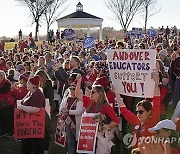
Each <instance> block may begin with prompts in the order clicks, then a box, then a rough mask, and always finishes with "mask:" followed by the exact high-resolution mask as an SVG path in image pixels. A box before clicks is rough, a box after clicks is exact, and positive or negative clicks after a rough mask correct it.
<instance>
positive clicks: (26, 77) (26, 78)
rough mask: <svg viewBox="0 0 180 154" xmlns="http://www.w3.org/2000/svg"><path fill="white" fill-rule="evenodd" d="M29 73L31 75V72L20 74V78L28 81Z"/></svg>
mask: <svg viewBox="0 0 180 154" xmlns="http://www.w3.org/2000/svg"><path fill="white" fill-rule="evenodd" d="M29 75H30V72H25V73H23V74H21V75H20V77H19V79H20V80H21V79H23V80H25V81H27V80H28V78H29Z"/></svg>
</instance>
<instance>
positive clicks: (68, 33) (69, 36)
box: [62, 29, 75, 41]
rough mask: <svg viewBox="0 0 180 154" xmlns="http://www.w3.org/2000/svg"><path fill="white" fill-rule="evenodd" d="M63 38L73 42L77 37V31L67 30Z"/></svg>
mask: <svg viewBox="0 0 180 154" xmlns="http://www.w3.org/2000/svg"><path fill="white" fill-rule="evenodd" d="M62 37H63V38H65V39H66V40H69V41H71V40H73V39H74V37H75V31H74V30H73V29H65V30H64V31H63V34H62Z"/></svg>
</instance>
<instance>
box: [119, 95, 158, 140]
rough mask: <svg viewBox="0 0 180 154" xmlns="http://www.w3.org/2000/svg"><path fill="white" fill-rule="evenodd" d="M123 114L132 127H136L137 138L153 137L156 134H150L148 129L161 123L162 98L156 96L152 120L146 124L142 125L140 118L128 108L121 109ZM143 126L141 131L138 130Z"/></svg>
mask: <svg viewBox="0 0 180 154" xmlns="http://www.w3.org/2000/svg"><path fill="white" fill-rule="evenodd" d="M120 111H121V114H122V115H123V116H124V118H125V119H126V120H127V121H128V122H129V123H130V124H131V125H132V126H134V128H135V130H134V132H135V134H136V137H137V138H139V137H140V136H141V137H142V136H144V137H147V136H152V135H154V134H152V133H150V132H149V131H148V128H151V127H154V126H155V125H156V124H157V123H158V122H159V121H160V96H154V97H153V107H152V114H151V117H150V119H149V120H148V121H147V122H145V123H144V124H141V122H140V120H139V119H138V117H137V116H136V115H135V114H134V113H132V112H131V111H129V110H128V109H127V108H126V107H121V108H120ZM140 124H141V129H140V130H138V128H139V126H140Z"/></svg>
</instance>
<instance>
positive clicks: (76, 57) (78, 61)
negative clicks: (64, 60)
mask: <svg viewBox="0 0 180 154" xmlns="http://www.w3.org/2000/svg"><path fill="white" fill-rule="evenodd" d="M71 58H73V59H74V60H75V61H76V62H77V63H78V66H79V65H80V59H79V57H78V56H71Z"/></svg>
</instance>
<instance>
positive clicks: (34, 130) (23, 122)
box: [14, 108, 45, 139]
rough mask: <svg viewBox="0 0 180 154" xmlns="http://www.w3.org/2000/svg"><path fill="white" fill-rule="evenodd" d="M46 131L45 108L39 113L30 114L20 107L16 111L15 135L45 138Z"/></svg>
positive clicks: (16, 136)
mask: <svg viewBox="0 0 180 154" xmlns="http://www.w3.org/2000/svg"><path fill="white" fill-rule="evenodd" d="M44 132H45V109H43V108H42V109H41V110H40V111H39V112H38V113H35V114H30V113H27V112H24V111H20V110H18V109H16V110H15V112H14V137H15V139H24V138H44Z"/></svg>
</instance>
